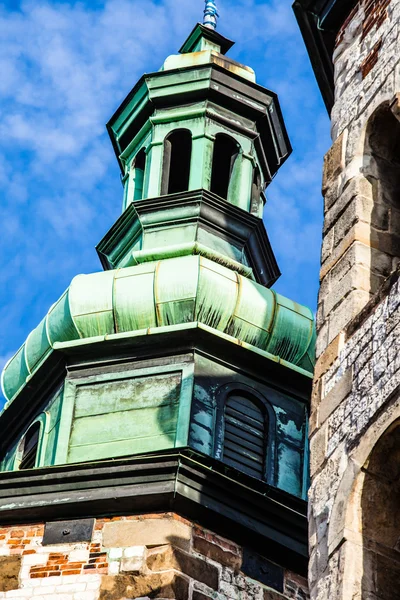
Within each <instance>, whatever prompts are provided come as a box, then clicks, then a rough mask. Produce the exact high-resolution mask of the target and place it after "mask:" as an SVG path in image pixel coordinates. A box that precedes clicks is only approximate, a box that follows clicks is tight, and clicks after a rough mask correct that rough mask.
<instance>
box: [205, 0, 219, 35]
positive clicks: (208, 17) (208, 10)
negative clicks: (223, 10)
mask: <svg viewBox="0 0 400 600" xmlns="http://www.w3.org/2000/svg"><path fill="white" fill-rule="evenodd" d="M205 2H206V7H205V9H204V21H203V25H204V26H205V27H209V28H210V29H217V19H218V17H219V14H218V10H217V3H216V0H205Z"/></svg>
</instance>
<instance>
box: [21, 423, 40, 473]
mask: <svg viewBox="0 0 400 600" xmlns="http://www.w3.org/2000/svg"><path fill="white" fill-rule="evenodd" d="M39 432H40V423H34V424H33V425H32V427H31V428H30V429H28V431H27V433H26V435H25V438H24V452H23V455H22V459H21V462H20V465H19V469H20V470H21V469H33V468H34V466H35V464H36V454H37V450H38V445H39Z"/></svg>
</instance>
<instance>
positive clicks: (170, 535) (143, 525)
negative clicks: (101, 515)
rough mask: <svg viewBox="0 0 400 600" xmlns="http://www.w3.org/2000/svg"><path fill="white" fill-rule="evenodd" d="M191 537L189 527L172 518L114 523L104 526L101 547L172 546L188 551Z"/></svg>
mask: <svg viewBox="0 0 400 600" xmlns="http://www.w3.org/2000/svg"><path fill="white" fill-rule="evenodd" d="M191 535H192V528H191V527H190V526H188V525H186V524H185V523H182V522H181V521H177V520H175V519H173V518H165V519H144V520H137V521H115V522H112V523H106V524H105V526H104V532H103V546H104V547H105V548H127V547H129V546H162V545H164V544H173V545H174V546H178V547H179V548H183V549H187V550H188V549H189V547H190V539H191Z"/></svg>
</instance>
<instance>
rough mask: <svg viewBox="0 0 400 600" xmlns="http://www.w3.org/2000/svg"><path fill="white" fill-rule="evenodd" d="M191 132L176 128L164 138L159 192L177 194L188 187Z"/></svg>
mask: <svg viewBox="0 0 400 600" xmlns="http://www.w3.org/2000/svg"><path fill="white" fill-rule="evenodd" d="M191 158H192V134H191V132H190V131H189V130H188V129H177V130H176V131H173V132H172V133H171V134H170V135H168V136H167V137H166V138H165V141H164V160H163V175H162V184H161V194H162V195H163V196H164V195H166V194H177V193H179V192H186V191H187V190H188V189H189V177H190V161H191Z"/></svg>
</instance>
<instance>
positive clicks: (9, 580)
mask: <svg viewBox="0 0 400 600" xmlns="http://www.w3.org/2000/svg"><path fill="white" fill-rule="evenodd" d="M20 570H21V556H2V557H0V592H10V591H11V590H17V589H18V587H19V583H18V576H19V572H20Z"/></svg>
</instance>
